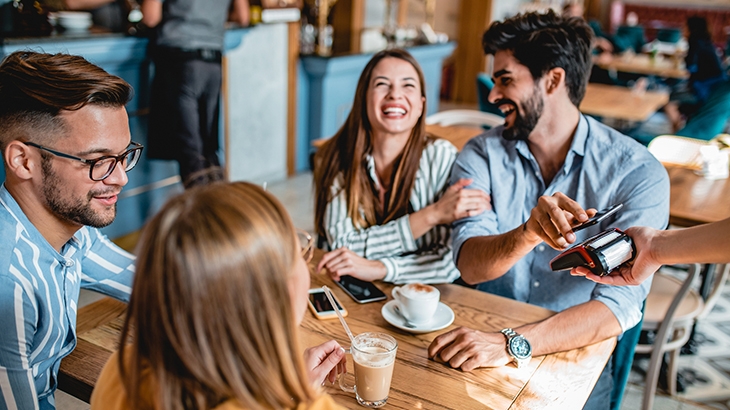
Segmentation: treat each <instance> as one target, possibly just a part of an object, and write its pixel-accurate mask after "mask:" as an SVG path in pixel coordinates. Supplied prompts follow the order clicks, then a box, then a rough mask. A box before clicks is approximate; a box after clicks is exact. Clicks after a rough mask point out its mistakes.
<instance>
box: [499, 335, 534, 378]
mask: <svg viewBox="0 0 730 410" xmlns="http://www.w3.org/2000/svg"><path fill="white" fill-rule="evenodd" d="M501 332H502V334H504V336H505V337H506V338H507V353H509V355H510V356H512V359H514V362H515V366H517V368H518V369H519V368H520V367H522V366H527V364H528V363H530V359H532V346H530V342H528V341H527V339H525V337H524V336H522V335H521V334H519V333H517V332H515V331H514V330H512V329H510V328H507V329H502V330H501Z"/></svg>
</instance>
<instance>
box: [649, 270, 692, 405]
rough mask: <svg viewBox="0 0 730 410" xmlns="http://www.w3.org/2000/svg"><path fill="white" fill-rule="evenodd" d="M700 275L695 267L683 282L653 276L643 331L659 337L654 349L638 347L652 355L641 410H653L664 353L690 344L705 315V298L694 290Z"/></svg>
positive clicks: (655, 341)
mask: <svg viewBox="0 0 730 410" xmlns="http://www.w3.org/2000/svg"><path fill="white" fill-rule="evenodd" d="M699 273H700V265H699V264H696V263H695V264H691V265H690V266H689V270H688V272H687V277H686V278H685V279H684V281H679V280H678V279H675V278H673V277H670V276H669V275H666V274H664V273H662V272H657V273H656V274H654V279H653V283H652V286H651V290H650V291H649V296H648V297H647V298H646V309H645V313H644V325H643V329H644V330H656V337H655V338H654V343H653V345H642V344H639V345H637V346H636V351H637V352H639V353H641V352H647V351H651V359H650V360H649V368H648V370H647V375H646V385H645V388H644V400H643V405H642V409H645V410H649V409H651V408H652V404H653V402H654V393H655V392H656V385H657V382H658V380H659V371H660V368H661V363H662V360H663V358H664V353H665V352H668V351H675V352H677V351H678V350H679V349H680V348H681V347H682V345H684V344H685V343H686V342H687V340H688V339H689V336H690V328H691V325H692V324H693V323H694V321H695V320H696V318H697V316H698V315H699V314H700V312H702V308H703V305H704V303H703V302H702V298H700V297H699V295H697V293H696V292H694V291H692V289H691V288H692V283H693V282H694V281H695V279H696V278H697V276H698V275H699ZM690 292H694V293H693V298H692V300H691V301H690V300H688V299H687V297H688V295H689V294H690ZM667 377H668V378H674V377H676V374H669V375H667Z"/></svg>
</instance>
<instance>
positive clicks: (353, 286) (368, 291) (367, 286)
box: [335, 275, 386, 303]
mask: <svg viewBox="0 0 730 410" xmlns="http://www.w3.org/2000/svg"><path fill="white" fill-rule="evenodd" d="M335 283H336V284H337V285H338V286H339V287H341V288H342V290H344V291H345V293H347V294H348V295H350V297H351V298H353V299H354V300H355V302H357V303H368V302H375V301H378V300H385V299H386V296H385V293H383V291H382V290H380V289H378V287H377V286H375V285H374V284H372V283H371V282H365V281H364V280H360V279H358V278H354V277H352V276H350V275H344V276H340V280H339V281H335Z"/></svg>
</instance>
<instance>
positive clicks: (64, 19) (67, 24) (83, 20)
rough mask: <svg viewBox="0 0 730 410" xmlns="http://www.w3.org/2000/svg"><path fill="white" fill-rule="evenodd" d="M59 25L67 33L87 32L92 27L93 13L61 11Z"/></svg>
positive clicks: (58, 17)
mask: <svg viewBox="0 0 730 410" xmlns="http://www.w3.org/2000/svg"><path fill="white" fill-rule="evenodd" d="M56 18H57V20H56V21H57V23H58V25H59V26H61V27H63V28H64V29H66V30H67V31H86V30H88V29H89V27H91V24H92V21H91V13H88V12H85V11H59V12H57V13H56Z"/></svg>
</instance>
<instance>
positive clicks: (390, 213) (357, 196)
mask: <svg viewBox="0 0 730 410" xmlns="http://www.w3.org/2000/svg"><path fill="white" fill-rule="evenodd" d="M389 57H390V58H398V59H401V60H404V61H407V62H408V63H410V64H411V65H412V66H413V68H414V69H415V70H416V72H417V73H418V81H419V82H420V85H421V96H422V97H423V98H424V103H423V113H426V111H427V110H426V102H425V98H426V84H425V81H424V79H423V72H422V71H421V67H420V66H419V65H418V62H416V60H415V59H414V58H413V56H411V54H410V53H408V52H407V51H405V50H401V49H389V50H384V51H381V52H379V53H377V54H375V55H374V56H373V58H371V59H370V61H369V62H368V64H367V65H366V66H365V69H363V72H362V74H360V79H359V80H358V82H357V89H356V91H355V99H354V100H353V102H352V110H351V111H350V114H349V115H348V116H347V120H345V123H344V124H343V125H342V128H340V129H339V131H337V133H336V134H335V135H334V136H333V137H332V138H330V140H329V141H327V142H326V143H325V144H324V146H322V147H321V148H320V150H319V151H318V152H317V154H316V156H315V167H314V182H315V214H314V226H315V229H316V230H317V234H319V235H320V236H323V235H326V232H325V228H324V215H325V210H326V208H327V204H328V203H329V202H330V201H331V200H332V198H334V197H335V196H337V195H338V194H339V192H336V193H333V192H332V185H333V184H334V182H335V181H336V179H337V178H338V177H340V176H341V177H342V182H343V183H342V186H341V189H342V190H344V191H345V196H346V198H347V215H348V216H349V217H350V218H351V219H352V221H353V223H354V224H355V226H356V227H357V228H367V227H370V226H373V225H379V224H384V223H387V222H388V221H391V220H393V219H397V218H399V217H401V216H403V215H405V214H406V213H408V205H409V201H410V195H411V191H412V190H413V186H414V185H415V182H416V172H417V171H418V165H419V162H420V160H421V154H422V153H423V149H424V148H425V146H426V143H427V138H426V122H425V115H424V114H421V117H420V118H419V119H418V122H417V123H416V125H415V127H413V130H411V135H410V137H409V138H408V142H406V146H405V148H404V149H403V152H402V153H401V155H400V158H398V159H397V160H396V162H395V166H394V168H395V172H393V175H392V178H393V180H392V181H391V185H390V186H391V188H390V195H389V198H388V202H387V203H386V204H383V211H382V214H381V213H380V212H379V210H378V207H377V206H376V201H377V196H376V195H375V193H374V192H373V187H372V186H371V183H370V178H369V177H368V170H367V156H368V154H370V153H371V152H372V127H371V124H370V120H369V119H368V114H367V91H368V87H369V86H370V79H371V77H372V74H373V70H374V69H375V67H376V66H377V65H378V63H379V62H380V61H381V60H383V59H385V58H389Z"/></svg>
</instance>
